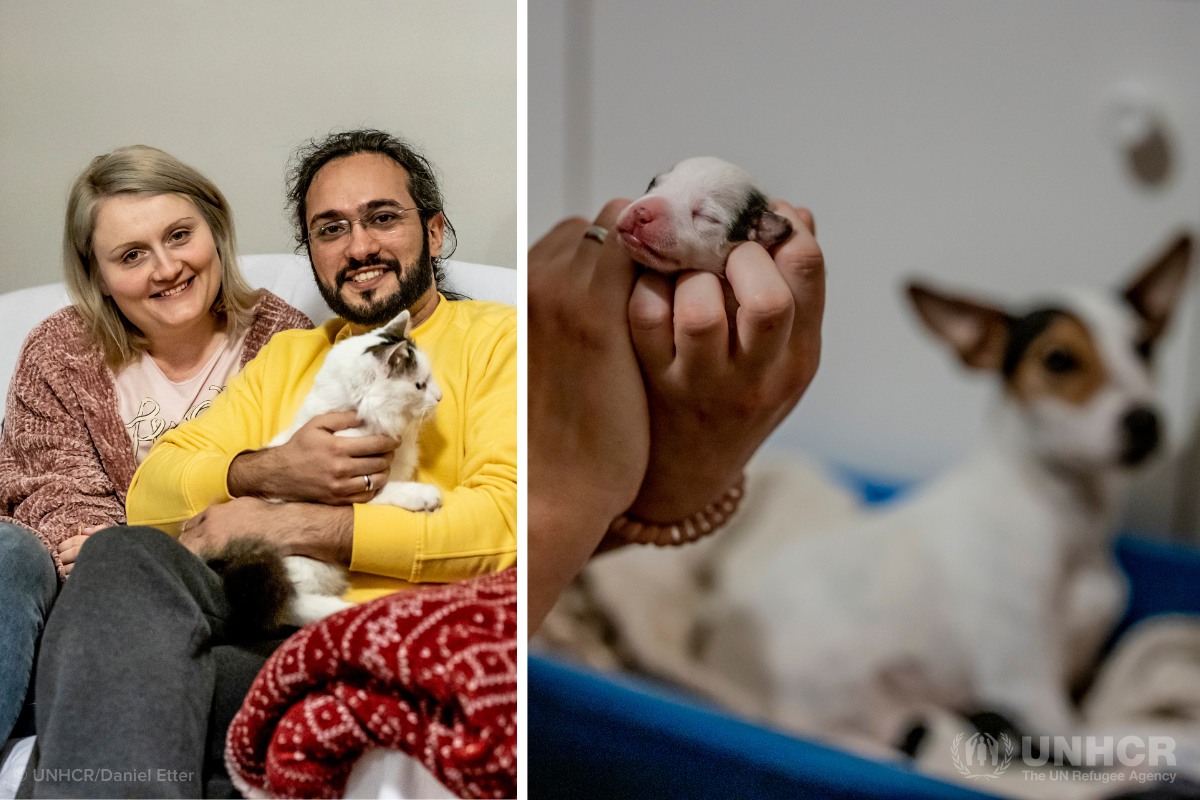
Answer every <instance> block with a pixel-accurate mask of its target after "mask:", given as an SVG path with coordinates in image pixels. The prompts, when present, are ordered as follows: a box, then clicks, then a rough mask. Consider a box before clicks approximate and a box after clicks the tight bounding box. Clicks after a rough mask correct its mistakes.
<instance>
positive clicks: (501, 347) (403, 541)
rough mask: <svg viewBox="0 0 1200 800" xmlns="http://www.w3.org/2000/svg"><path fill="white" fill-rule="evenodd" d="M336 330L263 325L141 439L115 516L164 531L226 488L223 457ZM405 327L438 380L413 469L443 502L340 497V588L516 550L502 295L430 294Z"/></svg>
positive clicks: (470, 572)
mask: <svg viewBox="0 0 1200 800" xmlns="http://www.w3.org/2000/svg"><path fill="white" fill-rule="evenodd" d="M349 335H350V326H349V324H348V323H347V322H346V321H345V320H342V319H334V320H331V321H329V322H328V323H326V324H325V325H324V326H323V327H321V328H317V329H316V330H309V331H301V330H295V331H284V332H282V333H278V334H276V335H275V336H274V337H273V338H272V339H271V341H270V342H269V343H268V344H267V345H266V346H265V347H264V348H263V349H262V350H261V351H260V352H259V354H258V356H257V357H256V358H255V359H254V360H253V361H251V362H250V363H249V364H247V365H246V368H245V369H244V370H242V372H241V373H240V374H238V375H237V376H236V377H234V378H233V379H232V380H230V381H229V386H228V387H227V388H226V390H225V391H224V392H222V393H221V394H220V395H218V396H217V397H216V399H214V400H213V403H212V406H210V408H209V409H208V411H206V412H205V413H204V414H202V415H201V416H200V417H199V418H197V419H195V420H193V421H191V422H188V423H185V424H183V425H181V426H179V427H178V428H176V429H175V430H173V431H171V432H169V433H167V434H166V435H165V436H163V437H162V439H161V440H159V442H158V443H157V444H156V445H155V446H154V448H153V449H152V450H151V451H150V455H149V456H147V457H146V460H145V461H143V462H142V465H141V466H140V467H139V468H138V470H137V473H136V474H135V475H134V476H133V482H132V484H131V485H130V487H129V496H128V498H127V500H126V512H127V515H128V519H129V524H130V525H153V526H155V527H158V528H161V529H163V530H165V531H167V532H168V533H170V534H172V535H178V532H179V529H180V523H182V522H183V521H184V520H187V519H190V518H191V517H193V516H195V515H196V514H198V513H200V512H201V511H203V510H204V509H205V508H207V507H208V506H209V505H210V504H212V503H224V502H228V501H229V500H230V499H232V498H231V497H230V495H229V490H228V487H227V484H226V478H227V476H228V474H229V465H230V463H231V462H232V461H233V459H234V457H235V456H236V455H238V454H239V453H241V452H243V451H246V450H254V449H257V448H260V447H263V446H264V445H266V444H267V442H269V441H271V440H272V439H274V438H275V436H276V435H278V433H279V432H280V431H282V430H284V429H285V428H287V427H288V426H289V425H291V423H292V420H293V419H294V418H295V416H296V412H297V411H298V410H299V408H300V404H301V403H302V402H304V398H305V396H306V395H307V394H308V392H309V390H310V389H311V388H312V384H313V379H314V378H315V377H316V374H317V371H318V370H319V369H320V368H321V365H322V364H323V363H324V362H325V356H326V354H327V353H328V352H329V349H330V348H331V347H332V346H333V345H334V344H335V343H337V342H339V341H341V340H342V339H344V338H346V337H347V336H349ZM412 337H413V339H414V340H415V341H416V342H417V345H418V346H419V347H420V348H421V349H422V350H424V351H425V353H426V354H427V355H428V356H429V359H430V362H431V364H432V367H433V375H434V378H435V379H436V380H437V382H438V385H439V386H440V387H441V389H442V401H441V403H439V404H438V410H437V417H436V423H435V424H433V425H426V426H425V428H424V429H423V430H422V432H421V460H420V464H419V466H418V468H417V477H416V480H418V481H421V482H423V483H432V484H433V485H435V486H437V487H438V488H439V489H441V491H442V496H443V505H442V508H441V509H440V510H439V511H437V512H435V513H433V514H417V513H413V512H411V511H405V510H404V509H401V508H396V507H394V506H385V505H355V506H354V544H353V551H352V555H351V560H350V569H351V576H350V578H351V581H350V582H351V590H350V592H349V593H348V594H347V595H346V599H347V600H349V601H351V602H362V601H365V600H369V599H372V598H374V597H378V596H380V595H384V594H387V593H389V592H393V591H396V590H398V589H402V588H405V587H406V586H407V585H408V583H409V582H412V583H421V582H449V581H455V580H460V579H463V578H467V577H471V576H474V575H481V574H484V573H489V572H497V571H499V570H502V569H505V568H506V567H509V566H512V565H513V564H514V563H515V562H516V551H517V534H516V530H517V332H516V309H514V308H512V307H511V306H505V305H501V304H499V303H488V302H481V301H459V302H449V301H447V300H445V299H444V298H442V299H441V300H439V302H438V306H437V308H436V309H434V312H433V314H432V315H431V316H430V317H429V319H427V320H426V321H425V322H424V323H422V324H421V325H420V326H419V327H417V328H416V329H414V330H413V331H412Z"/></svg>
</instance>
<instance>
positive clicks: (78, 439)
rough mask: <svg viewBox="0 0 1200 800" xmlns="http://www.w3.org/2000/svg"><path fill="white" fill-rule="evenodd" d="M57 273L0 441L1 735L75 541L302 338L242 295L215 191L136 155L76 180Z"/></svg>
mask: <svg viewBox="0 0 1200 800" xmlns="http://www.w3.org/2000/svg"><path fill="white" fill-rule="evenodd" d="M63 269H64V273H65V275H64V277H65V280H66V284H67V288H68V290H69V292H70V294H71V299H72V301H73V302H74V305H72V306H69V307H67V308H65V309H62V310H61V311H58V312H56V313H55V314H53V315H51V316H50V317H49V318H48V319H46V320H45V321H43V322H42V323H41V324H39V325H38V326H37V327H36V328H34V330H33V331H32V332H31V333H30V334H29V337H28V339H26V341H25V345H24V347H23V348H22V350H21V355H20V358H19V360H18V362H17V367H16V371H15V373H14V375H13V379H12V383H11V384H10V386H9V395H8V404H7V408H6V413H5V420H4V430H3V437H2V439H0V734H5V736H6V737H7V734H8V733H9V731H10V730H12V727H13V724H14V722H15V721H16V719H17V713H18V712H19V711H20V709H21V705H22V702H23V700H24V698H25V694H26V690H27V687H28V683H29V676H30V671H31V669H32V666H33V659H34V651H35V647H36V642H37V638H38V636H39V635H40V631H41V629H42V627H43V624H44V621H45V618H46V616H47V614H48V612H49V608H50V605H51V603H52V602H53V599H54V596H55V594H56V592H57V588H58V580H57V576H61V577H63V578H65V577H66V576H68V575H69V574H70V572H71V569H72V567H73V565H74V562H75V559H76V557H77V556H78V554H79V550H80V548H81V547H82V545H83V543H84V542H85V541H86V540H87V537H88V536H89V535H91V534H92V533H94V532H96V531H98V530H101V529H103V528H107V527H109V526H112V525H118V524H123V523H124V522H125V505H124V504H125V494H126V492H127V490H128V489H129V482H130V480H131V478H132V477H133V473H134V471H135V470H136V469H137V466H138V464H139V463H140V462H141V460H142V459H143V458H145V456H146V454H147V452H149V449H150V446H151V445H152V444H153V443H154V441H155V440H156V439H157V438H158V437H159V436H161V435H162V434H163V433H165V432H166V431H167V430H170V429H171V428H174V427H175V426H177V425H178V424H179V423H181V422H183V421H185V420H188V419H191V418H192V417H194V416H196V415H198V414H200V413H201V412H202V411H203V410H204V409H205V408H207V406H208V404H209V403H210V402H211V400H212V398H213V397H215V396H216V395H217V394H218V393H219V392H220V391H221V390H222V389H223V388H224V387H225V384H226V383H227V382H228V380H229V378H230V377H231V376H232V375H233V374H234V373H236V372H237V371H238V370H240V369H241V368H242V367H243V366H244V365H245V364H246V363H247V362H248V361H249V360H250V359H251V358H253V357H254V355H255V354H256V353H257V352H258V350H259V349H260V348H261V347H262V346H263V345H264V344H266V343H267V340H269V339H270V338H271V336H272V335H274V334H275V333H277V332H278V331H282V330H287V329H289V328H311V327H312V323H311V322H310V321H309V319H308V318H307V317H305V316H304V315H303V314H302V313H300V312H299V311H297V310H296V309H294V308H292V307H291V306H289V305H287V304H286V303H284V302H283V301H282V300H280V299H279V298H278V297H276V296H274V295H273V294H271V293H269V292H266V291H255V290H253V289H251V288H250V286H249V285H248V284H247V283H246V281H245V279H244V278H243V277H242V275H241V273H240V272H239V270H238V264H237V248H236V241H235V236H234V227H233V218H232V214H231V212H230V209H229V204H228V203H227V202H226V200H225V198H224V196H223V195H222V194H221V192H220V191H219V190H218V189H217V187H216V186H214V185H213V184H212V182H211V181H209V180H208V179H207V178H205V177H204V176H203V175H201V174H200V173H199V172H198V171H196V170H195V169H193V168H192V167H189V166H188V165H186V164H184V163H182V162H180V161H179V160H178V159H176V158H174V157H172V156H170V155H168V154H167V153H164V152H162V151H161V150H156V149H154V148H152V147H145V146H141V145H135V146H133V147H124V148H121V149H119V150H115V151H113V152H111V153H108V154H107V155H102V156H99V157H97V158H96V159H94V160H93V161H92V163H91V164H90V165H89V166H88V168H87V169H86V170H84V172H83V174H81V175H80V176H79V177H78V178H77V179H76V181H75V184H74V186H73V187H72V188H71V193H70V196H69V199H68V201H67V215H66V224H65V226H64V231H63ZM35 535H36V539H35V538H34V536H35ZM39 539H40V543H39V542H38V541H37V540H39ZM56 570H57V576H56V574H55V572H56Z"/></svg>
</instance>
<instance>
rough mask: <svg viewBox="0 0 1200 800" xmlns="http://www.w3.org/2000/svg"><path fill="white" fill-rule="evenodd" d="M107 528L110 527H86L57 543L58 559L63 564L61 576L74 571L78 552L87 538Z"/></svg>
mask: <svg viewBox="0 0 1200 800" xmlns="http://www.w3.org/2000/svg"><path fill="white" fill-rule="evenodd" d="M109 527H111V526H110V525H86V526H84V527H83V528H81V529H80V531H81V532H80V533H78V534H76V535H75V536H72V537H71V538H70V539H64V540H63V541H61V542H59V543H58V559H59V561H61V562H62V563H63V575H70V574H71V570H73V569H75V560H76V559H78V558H79V551H80V549H81V548H82V547H83V543H84V542H86V541H87V540H88V537H89V536H91V535H92V534H93V533H96V532H97V531H102V530H104V529H105V528H109Z"/></svg>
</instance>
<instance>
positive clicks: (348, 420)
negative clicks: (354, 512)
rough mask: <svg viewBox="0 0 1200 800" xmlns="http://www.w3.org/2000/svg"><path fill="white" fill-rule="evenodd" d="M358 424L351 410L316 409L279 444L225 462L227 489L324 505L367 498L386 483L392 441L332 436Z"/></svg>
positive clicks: (238, 493) (241, 494) (393, 447)
mask: <svg viewBox="0 0 1200 800" xmlns="http://www.w3.org/2000/svg"><path fill="white" fill-rule="evenodd" d="M358 424H360V422H359V419H358V417H357V416H356V415H355V413H354V412H353V411H335V412H332V413H329V414H319V415H317V416H315V417H313V418H312V419H311V420H309V421H308V422H307V423H306V424H305V425H304V427H302V428H300V430H298V431H296V433H295V435H293V436H292V438H291V439H289V440H288V441H287V442H285V443H284V444H281V445H279V446H278V447H268V448H265V449H262V450H255V451H252V452H248V453H242V454H241V455H239V456H237V457H236V458H234V460H233V462H232V463H231V464H230V465H229V476H228V478H227V482H228V485H229V493H230V494H231V495H232V496H234V497H244V496H254V497H269V498H272V499H275V500H291V501H297V502H309V503H324V504H326V505H350V504H352V503H365V502H367V501H368V500H370V499H371V498H372V497H374V496H375V494H376V493H377V492H378V491H379V490H380V489H382V488H383V486H384V484H386V483H387V478H388V470H389V469H390V468H391V465H392V458H393V457H394V456H395V450H396V446H397V442H396V441H395V440H394V439H392V438H390V437H388V436H384V435H382V434H380V435H375V436H337V435H335V434H336V433H337V432H338V431H342V430H346V429H349V428H353V427H355V426H356V425H358ZM366 475H370V476H371V490H370V491H368V490H367V488H366V487H367V482H366V480H365V479H364V476H366Z"/></svg>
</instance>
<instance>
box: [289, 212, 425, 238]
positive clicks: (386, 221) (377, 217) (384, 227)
mask: <svg viewBox="0 0 1200 800" xmlns="http://www.w3.org/2000/svg"><path fill="white" fill-rule="evenodd" d="M423 210H424V209H421V208H400V207H399V206H396V207H394V208H381V209H379V210H377V211H372V212H371V213H370V214H366V215H364V216H361V217H359V218H358V219H338V220H333V221H332V222H326V223H325V224H323V225H318V226H317V227H315V228H310V229H309V231H308V235H309V238H310V239H312V241H314V242H316V243H318V244H331V243H332V242H336V241H337V240H339V239H341V238H342V237H343V236H345V235H346V234H348V233H350V229H351V228H353V227H354V223H356V222H357V223H360V224H361V225H362V226H363V230H364V231H366V232H367V234H368V235H370V236H371V237H372V238H375V239H390V238H393V237H395V236H397V235H398V234H399V233H400V232H401V231H402V230H403V229H404V220H405V215H406V214H407V213H408V212H409V211H423Z"/></svg>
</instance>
